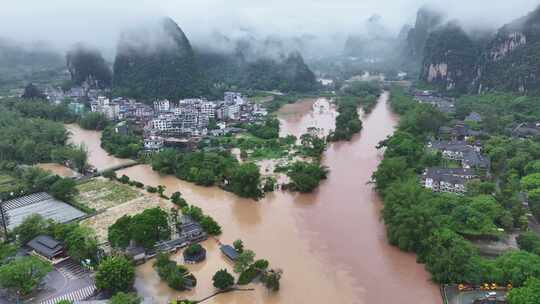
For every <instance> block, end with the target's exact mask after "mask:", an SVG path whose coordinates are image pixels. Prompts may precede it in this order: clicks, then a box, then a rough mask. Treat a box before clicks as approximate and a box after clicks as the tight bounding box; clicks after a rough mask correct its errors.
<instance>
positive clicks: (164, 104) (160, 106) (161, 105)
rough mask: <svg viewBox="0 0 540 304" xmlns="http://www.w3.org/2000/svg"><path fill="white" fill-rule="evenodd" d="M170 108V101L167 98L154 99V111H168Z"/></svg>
mask: <svg viewBox="0 0 540 304" xmlns="http://www.w3.org/2000/svg"><path fill="white" fill-rule="evenodd" d="M170 110H171V102H170V101H169V100H167V99H163V100H156V101H154V111H156V112H158V113H159V112H168V111H170Z"/></svg>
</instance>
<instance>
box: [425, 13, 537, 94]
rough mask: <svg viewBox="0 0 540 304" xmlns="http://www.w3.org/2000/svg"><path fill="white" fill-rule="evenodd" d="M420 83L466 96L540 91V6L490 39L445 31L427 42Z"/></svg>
mask: <svg viewBox="0 0 540 304" xmlns="http://www.w3.org/2000/svg"><path fill="white" fill-rule="evenodd" d="M420 80H421V81H424V82H426V83H429V84H432V85H435V86H437V87H439V88H440V89H442V90H445V91H452V92H461V93H471V92H472V93H480V92H486V91H493V90H504V91H514V92H521V93H526V92H540V7H539V8H537V9H536V10H534V11H533V12H531V13H529V14H528V15H527V16H524V17H522V18H519V19H518V20H515V21H513V22H511V23H509V24H507V25H505V26H503V27H501V28H500V29H499V30H498V31H497V32H496V33H495V34H493V35H491V36H488V37H472V35H471V34H467V33H466V32H465V31H464V30H463V29H462V28H461V27H460V26H459V25H457V24H453V23H448V24H446V25H444V26H441V27H439V28H438V29H437V30H435V31H433V32H431V33H430V34H429V36H428V39H427V40H426V45H425V48H424V55H423V60H422V70H421V74H420Z"/></svg>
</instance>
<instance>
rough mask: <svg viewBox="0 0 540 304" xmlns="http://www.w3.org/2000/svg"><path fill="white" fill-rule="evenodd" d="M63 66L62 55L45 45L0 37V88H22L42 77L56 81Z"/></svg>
mask: <svg viewBox="0 0 540 304" xmlns="http://www.w3.org/2000/svg"><path fill="white" fill-rule="evenodd" d="M64 66H65V62H64V58H63V56H62V54H61V53H60V52H59V51H57V50H55V49H54V48H53V47H51V46H50V45H49V44H47V43H44V42H35V43H30V44H28V43H21V42H18V41H14V40H11V39H5V38H1V37H0V87H1V86H9V85H20V86H24V85H25V84H26V83H29V82H39V79H41V78H44V77H47V78H49V79H51V78H52V79H58V78H59V77H61V74H62V70H63V67H64Z"/></svg>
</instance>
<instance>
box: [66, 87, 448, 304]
mask: <svg viewBox="0 0 540 304" xmlns="http://www.w3.org/2000/svg"><path fill="white" fill-rule="evenodd" d="M387 98H388V95H387V94H384V95H382V96H381V98H380V102H379V103H378V105H377V106H376V107H375V109H374V110H373V112H372V113H371V114H369V115H363V117H362V121H363V126H364V128H363V130H362V132H361V134H358V135H356V136H355V137H354V138H353V140H351V141H350V142H343V143H334V144H331V145H330V146H329V148H328V151H326V153H325V156H324V160H323V162H324V164H325V165H326V166H328V167H329V168H330V174H329V177H328V179H327V180H325V181H324V182H323V183H322V184H321V185H320V187H319V188H318V189H317V191H315V192H314V193H312V194H297V193H288V192H275V193H272V194H270V195H267V196H266V197H265V198H264V199H262V200H260V201H258V202H255V201H252V200H247V199H242V198H238V197H236V196H235V195H233V194H231V193H227V192H224V191H222V190H220V189H218V188H216V187H212V188H205V187H199V186H196V185H193V184H190V183H187V182H184V181H181V180H179V179H177V178H175V177H173V176H160V175H159V174H157V173H156V172H153V171H152V169H151V168H150V167H149V166H147V165H139V166H135V167H131V168H128V169H125V170H122V171H119V172H117V173H118V174H119V175H121V174H126V175H128V176H129V177H130V178H132V179H135V180H138V181H141V182H143V183H145V184H148V185H154V186H155V185H158V184H161V185H165V186H166V187H167V192H168V193H172V192H174V191H180V192H182V194H183V196H184V198H185V199H186V200H187V201H188V202H190V203H192V204H194V205H197V206H199V207H201V208H203V210H204V211H205V212H206V213H208V214H210V215H211V216H213V217H214V218H215V219H216V220H217V221H218V222H219V223H220V224H221V226H222V228H223V234H222V235H221V236H220V237H219V240H220V241H221V242H222V243H229V244H230V243H232V242H233V241H234V240H235V239H242V240H243V241H244V245H245V246H246V247H247V248H249V249H252V250H254V251H255V252H256V254H257V258H265V259H268V260H269V261H270V264H271V267H273V268H280V269H282V270H283V271H284V274H283V278H282V280H281V290H280V291H279V292H278V293H270V292H268V291H266V290H265V289H264V288H263V287H261V285H260V284H251V285H249V286H248V287H253V288H255V290H254V291H243V292H235V293H229V294H222V295H219V296H217V297H214V298H212V299H210V300H208V301H205V303H220V304H225V303H231V304H232V303H237V304H248V303H250V304H251V303H269V304H270V303H291V304H297V303H310V304H318V303H321V304H323V303H324V304H326V303H340V304H341V303H346V304H349V303H350V304H356V303H358V304H379V303H381V304H386V303H405V304H435V303H441V302H442V300H441V297H440V295H439V291H438V287H437V286H436V285H435V284H433V283H431V282H430V281H429V274H428V273H427V272H426V271H425V270H424V267H423V265H420V264H417V263H416V259H415V256H414V255H412V254H407V253H403V252H400V251H399V250H398V249H396V248H394V247H392V246H390V245H388V243H387V241H386V236H385V229H384V225H383V223H382V222H381V221H380V215H379V212H380V209H381V201H380V199H379V197H378V196H377V194H376V193H375V192H374V191H373V190H372V186H371V185H369V184H367V182H368V181H369V179H370V176H371V174H372V172H373V171H374V170H375V169H376V166H377V164H378V163H379V162H380V160H381V157H382V155H381V153H380V152H379V151H377V150H376V148H375V146H376V145H377V143H378V142H379V141H381V140H383V139H384V138H386V137H387V136H388V135H390V134H391V133H392V132H393V130H394V127H395V125H396V123H397V117H396V116H395V115H394V114H392V113H391V111H390V110H389V108H388V106H387V103H386V101H387ZM314 102H316V103H317V104H319V103H320V104H322V106H316V107H313V106H312V105H313V103H314ZM327 104H328V103H327V102H326V103H325V102H324V100H319V101H314V100H312V101H302V102H300V103H297V104H293V105H287V106H285V107H284V108H283V109H282V110H280V112H279V113H278V115H279V118H280V121H281V127H282V135H286V134H294V135H297V136H298V135H301V134H302V133H304V132H305V131H306V130H307V128H309V127H319V128H322V129H326V128H329V127H330V128H332V127H333V124H334V120H335V116H336V113H335V111H334V110H333V108H332V107H327ZM69 128H70V130H71V132H72V134H73V141H74V142H84V143H85V144H86V145H87V146H88V147H89V152H90V163H91V164H93V165H95V166H96V167H98V168H100V167H109V166H111V165H110V163H109V162H121V161H122V160H118V159H115V158H114V157H110V156H107V155H106V153H104V151H103V150H101V148H100V147H99V133H98V132H88V131H82V130H80V128H76V127H75V126H70V127H69ZM98 148H99V149H98ZM203 246H204V247H205V248H207V250H208V257H207V260H206V261H205V262H203V263H201V264H198V265H192V266H191V265H190V266H188V267H189V269H190V270H191V271H192V272H193V273H194V274H195V276H196V277H197V279H198V285H197V287H196V289H195V290H193V291H190V292H184V293H179V292H174V291H172V290H171V289H170V288H168V287H167V286H166V285H165V284H163V283H162V282H160V280H159V277H158V276H157V274H156V272H155V271H154V270H153V269H152V262H147V263H146V264H144V265H142V266H139V267H138V268H137V279H136V282H135V287H136V289H137V291H138V292H139V294H140V295H142V296H144V297H146V298H148V299H151V301H152V302H154V303H166V301H167V300H169V299H174V298H176V297H180V298H189V299H195V300H197V299H201V298H204V297H205V296H207V295H209V294H211V293H212V292H213V291H214V288H213V286H212V280H211V278H212V276H213V274H214V273H215V272H216V271H217V270H219V269H222V268H228V269H232V265H231V264H230V263H229V262H227V261H226V260H225V259H224V257H223V256H222V255H221V253H220V252H219V249H218V245H217V243H216V242H215V241H214V240H212V239H210V240H208V241H206V242H204V243H203ZM173 258H174V259H176V260H178V261H179V262H181V257H180V255H177V256H174V257H173Z"/></svg>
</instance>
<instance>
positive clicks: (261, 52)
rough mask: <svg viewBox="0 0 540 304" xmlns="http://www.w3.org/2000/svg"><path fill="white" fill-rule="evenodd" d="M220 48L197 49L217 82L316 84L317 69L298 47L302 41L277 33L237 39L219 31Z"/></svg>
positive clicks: (292, 87) (263, 86)
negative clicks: (284, 37) (286, 38)
mask: <svg viewBox="0 0 540 304" xmlns="http://www.w3.org/2000/svg"><path fill="white" fill-rule="evenodd" d="M216 40H217V41H218V42H217V45H218V46H219V47H220V48H215V47H214V48H212V47H199V48H197V49H196V52H197V54H198V56H199V58H200V62H201V66H202V68H203V70H204V72H205V75H206V77H207V78H208V79H209V80H210V81H211V82H212V83H213V85H214V86H218V87H219V86H223V85H225V86H235V87H239V88H250V89H257V90H274V89H278V90H281V91H284V92H289V91H310V90H313V89H314V88H315V87H316V86H317V82H316V79H315V75H314V73H313V72H312V71H311V70H310V68H309V67H308V66H307V64H306V63H305V62H304V58H303V56H302V55H301V54H300V52H299V51H290V50H291V49H295V48H296V49H300V48H301V42H299V41H296V42H293V41H286V40H285V41H284V40H281V39H279V38H278V37H266V38H265V39H263V40H259V39H258V38H257V37H256V36H255V35H251V34H249V35H242V36H240V37H239V38H237V39H234V38H229V37H227V36H225V35H219V34H216Z"/></svg>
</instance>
